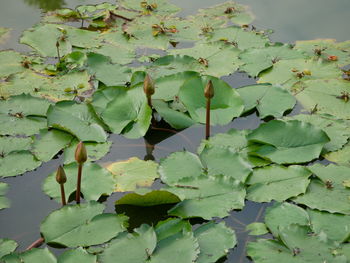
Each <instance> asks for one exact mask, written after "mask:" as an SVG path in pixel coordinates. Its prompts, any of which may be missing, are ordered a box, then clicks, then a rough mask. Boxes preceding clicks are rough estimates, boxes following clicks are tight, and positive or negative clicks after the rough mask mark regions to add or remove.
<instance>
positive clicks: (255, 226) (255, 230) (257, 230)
mask: <svg viewBox="0 0 350 263" xmlns="http://www.w3.org/2000/svg"><path fill="white" fill-rule="evenodd" d="M245 229H246V230H247V231H249V235H251V236H260V235H265V234H267V233H268V232H269V231H268V230H267V228H266V225H265V224H264V223H260V222H254V223H251V224H249V225H247V227H246V228H245Z"/></svg>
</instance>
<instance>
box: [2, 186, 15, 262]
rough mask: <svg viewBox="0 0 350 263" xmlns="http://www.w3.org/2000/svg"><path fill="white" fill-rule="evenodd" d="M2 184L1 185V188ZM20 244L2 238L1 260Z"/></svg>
mask: <svg viewBox="0 0 350 263" xmlns="http://www.w3.org/2000/svg"><path fill="white" fill-rule="evenodd" d="M1 185H2V183H1V184H0V188H1ZM17 246H18V244H17V242H16V241H14V240H11V239H7V238H1V239H0V259H1V258H2V257H3V256H6V255H8V254H10V253H12V252H14V251H15V250H16V248H17Z"/></svg>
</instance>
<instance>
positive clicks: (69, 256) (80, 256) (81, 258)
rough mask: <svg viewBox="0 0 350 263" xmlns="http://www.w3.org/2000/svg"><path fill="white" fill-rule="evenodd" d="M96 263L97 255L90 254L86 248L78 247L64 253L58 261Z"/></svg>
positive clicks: (65, 262)
mask: <svg viewBox="0 0 350 263" xmlns="http://www.w3.org/2000/svg"><path fill="white" fill-rule="evenodd" d="M77 262H78V263H83V262H84V263H96V262H97V256H96V255H92V254H89V253H88V252H87V251H86V250H85V249H83V248H81V247H78V248H76V249H74V250H68V251H65V252H64V253H62V254H61V255H60V256H59V258H58V260H57V263H77Z"/></svg>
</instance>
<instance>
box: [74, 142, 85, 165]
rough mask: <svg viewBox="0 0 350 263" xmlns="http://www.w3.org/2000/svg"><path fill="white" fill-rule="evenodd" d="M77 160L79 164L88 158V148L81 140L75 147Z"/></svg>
mask: <svg viewBox="0 0 350 263" xmlns="http://www.w3.org/2000/svg"><path fill="white" fill-rule="evenodd" d="M75 160H76V161H77V163H79V164H82V163H85V162H86V160H87V153H86V148H85V145H84V143H83V142H79V144H78V145H77V148H76V149H75Z"/></svg>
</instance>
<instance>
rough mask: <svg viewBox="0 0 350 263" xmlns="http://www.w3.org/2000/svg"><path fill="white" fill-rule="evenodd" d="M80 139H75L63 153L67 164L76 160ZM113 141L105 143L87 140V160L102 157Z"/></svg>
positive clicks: (95, 159) (90, 160) (85, 144)
mask: <svg viewBox="0 0 350 263" xmlns="http://www.w3.org/2000/svg"><path fill="white" fill-rule="evenodd" d="M78 143H79V141H78V140H76V139H75V140H73V141H72V142H71V144H70V145H69V147H67V148H66V149H65V150H64V153H63V159H64V163H65V164H69V163H72V162H75V157H74V154H75V149H76V147H77V145H78ZM111 145H112V142H110V141H107V142H104V143H96V142H85V143H84V146H85V148H86V152H87V157H88V159H87V162H93V161H97V160H99V159H101V158H102V157H103V156H105V155H106V154H107V153H108V152H109V150H110V148H111Z"/></svg>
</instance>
